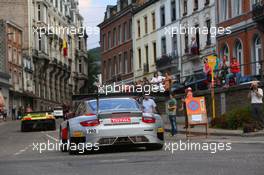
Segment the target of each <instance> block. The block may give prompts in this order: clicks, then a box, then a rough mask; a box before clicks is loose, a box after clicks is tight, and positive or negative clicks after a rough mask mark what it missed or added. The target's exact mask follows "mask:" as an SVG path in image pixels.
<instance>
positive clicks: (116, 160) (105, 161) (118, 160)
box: [100, 159, 127, 163]
mask: <svg viewBox="0 0 264 175" xmlns="http://www.w3.org/2000/svg"><path fill="white" fill-rule="evenodd" d="M125 161H127V159H115V160H113V159H111V160H100V162H101V163H107V162H125Z"/></svg>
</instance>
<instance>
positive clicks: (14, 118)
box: [12, 105, 16, 120]
mask: <svg viewBox="0 0 264 175" xmlns="http://www.w3.org/2000/svg"><path fill="white" fill-rule="evenodd" d="M12 120H16V106H15V105H14V106H13V107H12Z"/></svg>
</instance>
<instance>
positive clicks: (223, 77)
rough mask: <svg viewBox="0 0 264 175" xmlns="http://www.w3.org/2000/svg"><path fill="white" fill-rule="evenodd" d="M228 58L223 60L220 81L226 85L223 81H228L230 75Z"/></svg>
mask: <svg viewBox="0 0 264 175" xmlns="http://www.w3.org/2000/svg"><path fill="white" fill-rule="evenodd" d="M226 58H227V57H226V56H224V57H223V59H222V63H221V68H220V75H219V76H220V77H219V78H220V81H221V84H222V85H223V84H226V83H223V81H226V77H227V75H228V66H227V64H226Z"/></svg>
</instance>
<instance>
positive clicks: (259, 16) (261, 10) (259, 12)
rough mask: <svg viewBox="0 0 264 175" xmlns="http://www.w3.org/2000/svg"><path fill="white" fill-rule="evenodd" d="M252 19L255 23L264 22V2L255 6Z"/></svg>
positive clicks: (263, 0)
mask: <svg viewBox="0 0 264 175" xmlns="http://www.w3.org/2000/svg"><path fill="white" fill-rule="evenodd" d="M252 17H253V20H255V21H262V20H264V0H262V1H260V2H257V3H255V4H253V6H252Z"/></svg>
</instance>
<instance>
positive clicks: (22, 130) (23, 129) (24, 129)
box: [21, 122, 28, 132]
mask: <svg viewBox="0 0 264 175" xmlns="http://www.w3.org/2000/svg"><path fill="white" fill-rule="evenodd" d="M27 131H28V128H27V127H26V124H25V123H24V122H22V123H21V132H27Z"/></svg>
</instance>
